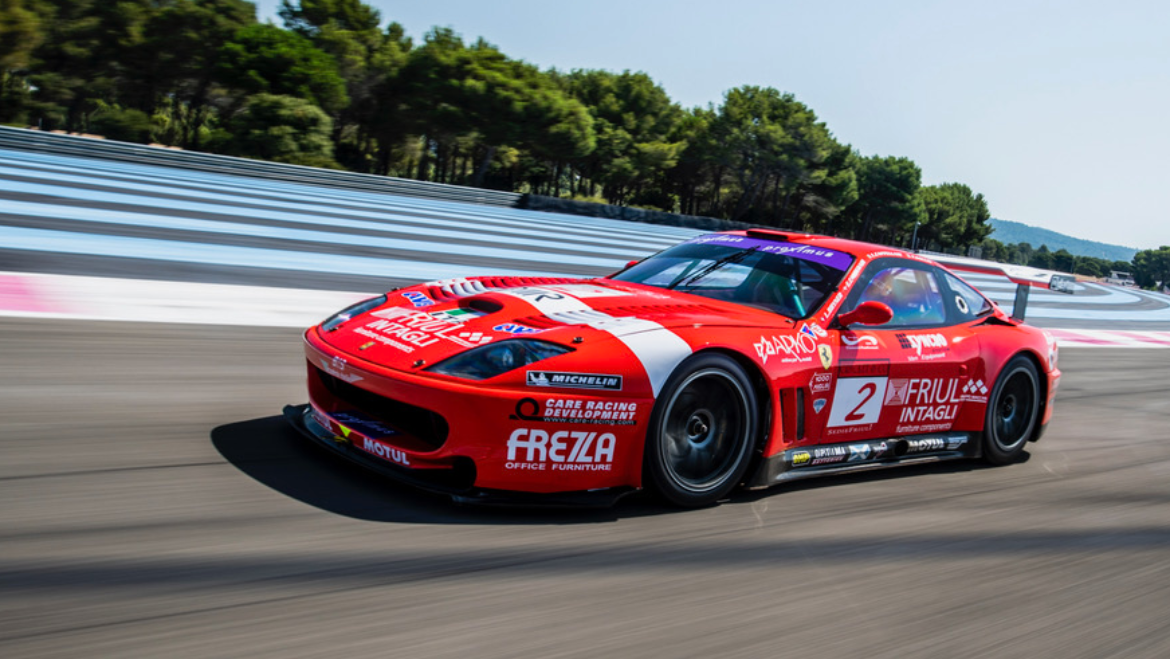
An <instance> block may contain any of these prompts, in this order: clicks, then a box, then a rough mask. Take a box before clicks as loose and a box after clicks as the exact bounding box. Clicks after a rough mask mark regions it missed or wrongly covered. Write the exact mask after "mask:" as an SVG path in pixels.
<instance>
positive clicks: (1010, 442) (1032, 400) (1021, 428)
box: [983, 355, 1040, 465]
mask: <svg viewBox="0 0 1170 659" xmlns="http://www.w3.org/2000/svg"><path fill="white" fill-rule="evenodd" d="M1039 415H1040V376H1039V374H1038V373H1037V372H1036V365H1035V364H1033V363H1032V360H1030V359H1028V358H1027V357H1024V356H1022V355H1020V356H1017V357H1015V358H1013V359H1012V360H1011V361H1010V362H1008V364H1007V366H1005V367H1004V369H1003V371H1002V372H1001V373H1000V374H999V379H997V380H996V381H995V387H994V388H993V389H992V391H991V398H990V399H989V400H988V403H987V419H986V420H985V422H984V429H983V458H984V459H985V460H987V461H988V462H990V463H991V464H996V465H1004V464H1009V463H1011V462H1015V461H1016V460H1018V459H1019V457H1020V454H1021V453H1023V452H1024V445H1025V444H1027V443H1028V438H1029V437H1031V436H1032V433H1033V432H1034V431H1035V429H1036V421H1037V418H1038V417H1039Z"/></svg>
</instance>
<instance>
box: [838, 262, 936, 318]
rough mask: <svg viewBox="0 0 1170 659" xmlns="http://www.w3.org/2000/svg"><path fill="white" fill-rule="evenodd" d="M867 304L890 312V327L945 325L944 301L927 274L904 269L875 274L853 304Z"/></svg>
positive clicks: (932, 275) (927, 271)
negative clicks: (881, 304) (873, 303)
mask: <svg viewBox="0 0 1170 659" xmlns="http://www.w3.org/2000/svg"><path fill="white" fill-rule="evenodd" d="M870 300H875V301H877V302H884V303H886V304H888V305H889V306H890V309H891V310H892V311H893V312H894V318H893V320H891V321H890V323H889V324H890V326H895V327H915V326H926V325H942V324H943V323H945V322H946V318H947V307H946V301H945V300H944V299H943V293H942V289H940V288H939V282H938V279H936V278H935V275H934V273H933V272H931V271H929V270H923V269H919V268H911V267H905V266H893V267H887V268H882V269H880V270H878V271H877V272H875V273H874V275H873V277H871V278H870V280H869V282H868V283H867V284H865V287H864V289H863V290H862V292H861V297H860V298H858V300H857V304H861V303H862V302H868V301H870ZM854 306H856V305H854Z"/></svg>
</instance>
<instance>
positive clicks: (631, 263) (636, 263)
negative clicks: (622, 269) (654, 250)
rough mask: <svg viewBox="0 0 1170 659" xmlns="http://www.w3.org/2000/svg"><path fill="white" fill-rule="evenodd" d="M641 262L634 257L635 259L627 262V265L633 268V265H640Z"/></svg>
mask: <svg viewBox="0 0 1170 659" xmlns="http://www.w3.org/2000/svg"><path fill="white" fill-rule="evenodd" d="M639 263H641V261H639V260H638V259H634V260H633V261H630V262H629V263H627V264H626V267H627V268H632V267H634V266H636V265H638V264H639Z"/></svg>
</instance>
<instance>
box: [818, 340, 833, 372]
mask: <svg viewBox="0 0 1170 659" xmlns="http://www.w3.org/2000/svg"><path fill="white" fill-rule="evenodd" d="M817 354H819V355H820V356H821V366H824V367H825V370H826V371H827V370H829V368H830V367H831V366H832V365H833V348H832V347H830V346H827V345H819V346H817Z"/></svg>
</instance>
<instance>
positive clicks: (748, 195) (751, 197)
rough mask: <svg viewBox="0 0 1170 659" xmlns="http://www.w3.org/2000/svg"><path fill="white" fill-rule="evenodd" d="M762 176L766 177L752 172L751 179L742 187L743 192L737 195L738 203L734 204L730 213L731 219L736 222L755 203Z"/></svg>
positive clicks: (761, 183)
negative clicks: (733, 208) (733, 209)
mask: <svg viewBox="0 0 1170 659" xmlns="http://www.w3.org/2000/svg"><path fill="white" fill-rule="evenodd" d="M741 178H742V177H741ZM764 178H766V177H763V178H761V177H760V175H759V174H757V173H752V177H751V179H750V180H749V181H748V184H747V186H745V187H744V191H743V194H742V195H740V197H739V203H737V204H736V205H735V211H734V212H732V214H731V219H732V220H735V221H737V222H738V221H739V219H740V218H741V217H743V216H744V215H746V214H747V212H748V211H749V210H751V208H752V206H754V205H755V203H756V199H757V198H758V197H759V196H760V190H761V189H762V188H763V187H764Z"/></svg>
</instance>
